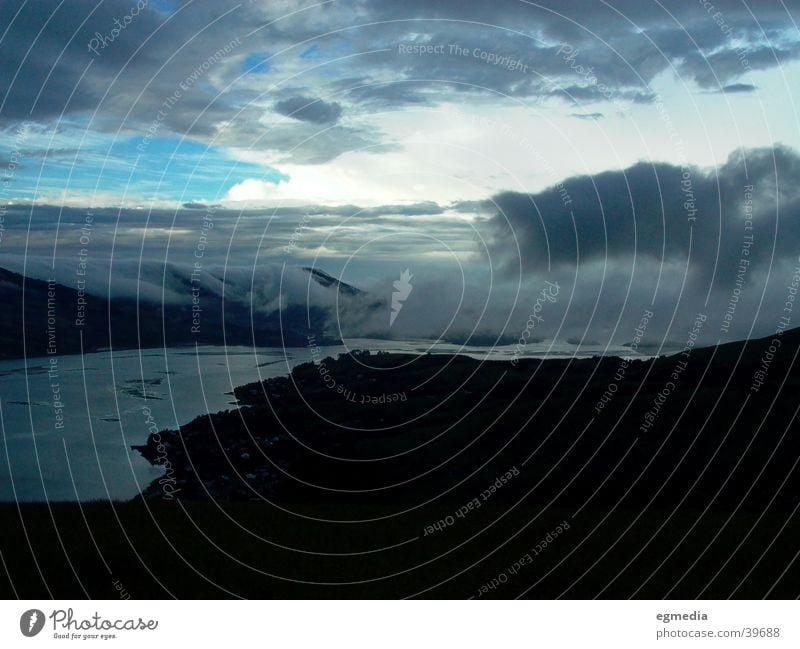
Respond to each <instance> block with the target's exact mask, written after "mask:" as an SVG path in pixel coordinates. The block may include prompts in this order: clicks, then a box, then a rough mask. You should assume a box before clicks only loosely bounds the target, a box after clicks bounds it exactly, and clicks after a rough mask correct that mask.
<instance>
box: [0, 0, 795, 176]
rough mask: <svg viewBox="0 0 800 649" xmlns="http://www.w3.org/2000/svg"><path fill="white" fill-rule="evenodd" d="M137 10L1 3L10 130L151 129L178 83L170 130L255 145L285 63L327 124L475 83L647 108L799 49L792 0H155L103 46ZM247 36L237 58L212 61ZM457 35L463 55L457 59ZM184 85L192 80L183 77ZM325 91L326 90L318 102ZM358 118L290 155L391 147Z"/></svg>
mask: <svg viewBox="0 0 800 649" xmlns="http://www.w3.org/2000/svg"><path fill="white" fill-rule="evenodd" d="M132 6H133V5H132V4H131V3H130V2H128V0H108V1H105V2H102V3H100V4H98V5H96V6H93V5H91V4H85V5H84V4H78V5H76V4H75V3H69V4H66V3H58V2H57V0H40V1H38V2H36V3H33V2H23V1H22V0H12V1H10V2H6V3H4V5H3V7H4V15H5V16H6V17H7V20H9V21H10V23H9V24H8V25H7V27H8V29H7V30H6V31H5V36H4V37H3V39H2V41H0V59H2V61H3V66H1V67H0V88H2V89H4V90H3V92H2V100H1V101H2V104H1V105H0V123H2V122H5V123H8V122H13V121H19V120H22V119H34V120H40V121H46V120H57V119H59V118H60V117H62V116H63V117H64V118H70V117H71V116H75V115H80V116H81V119H86V118H88V117H89V116H91V119H92V122H91V128H92V129H99V130H103V131H108V132H111V133H116V132H118V131H120V130H122V132H125V133H134V134H136V133H144V132H145V131H146V129H147V128H148V127H149V126H150V125H151V124H152V123H153V120H155V118H156V116H157V115H158V111H159V110H160V109H161V108H162V107H163V102H164V101H165V100H166V99H168V98H169V97H170V96H172V95H173V94H174V93H175V91H176V90H179V91H181V96H180V98H179V100H178V101H176V102H175V103H174V105H172V106H171V107H170V109H169V110H168V111H166V115H165V116H164V117H163V120H162V121H161V123H160V128H161V134H168V133H173V134H177V135H183V134H189V135H190V136H191V137H196V138H200V139H204V140H210V139H212V138H216V141H217V142H218V143H221V144H228V145H233V146H248V144H249V143H254V142H255V141H256V140H258V139H259V136H260V135H263V133H264V131H265V130H266V129H267V128H268V126H269V125H268V124H266V125H265V124H264V123H263V122H262V119H263V116H264V115H263V109H262V108H260V107H258V102H262V103H263V101H264V99H265V97H266V96H265V95H264V94H263V91H264V90H266V89H267V88H271V89H273V90H274V89H275V84H276V83H277V84H278V87H277V89H278V92H279V93H280V94H279V95H278V96H279V97H280V96H281V94H284V95H285V93H286V91H287V89H286V88H280V84H281V83H282V82H283V78H284V77H283V76H282V75H284V74H286V73H288V74H289V75H290V78H292V79H293V85H294V86H296V87H295V88H293V94H292V95H289V96H285V97H284V98H282V99H279V101H278V105H277V108H278V111H279V112H280V113H282V114H289V115H291V116H292V117H294V118H296V119H298V120H301V121H304V122H305V123H306V124H316V125H328V124H334V123H335V122H336V121H337V120H338V119H339V117H340V116H341V115H342V114H343V113H344V112H347V114H350V113H351V112H352V113H353V114H354V115H357V114H358V113H359V111H362V113H363V112H364V111H371V110H374V108H375V107H376V106H379V107H386V108H391V107H397V108H401V107H405V106H409V105H414V104H434V103H437V102H439V101H443V100H447V99H459V97H461V96H463V95H464V94H465V93H467V94H471V95H475V96H481V95H486V94H487V93H488V94H490V95H495V96H510V97H516V98H537V97H551V96H560V97H562V98H564V99H565V100H566V101H568V102H570V103H575V102H582V101H597V100H603V99H608V98H609V96H611V97H612V98H613V99H616V100H622V101H652V99H653V93H652V92H651V91H650V90H649V88H648V87H647V84H649V82H651V81H652V80H653V78H654V77H655V76H656V75H658V74H660V73H662V72H664V71H666V70H670V69H673V70H675V71H677V72H678V73H679V74H681V75H683V77H684V78H686V79H691V80H694V81H695V82H696V83H698V84H699V85H700V86H701V87H703V88H706V89H719V88H725V87H736V85H737V81H736V79H737V78H739V77H741V76H743V75H744V74H746V73H747V72H748V70H751V69H752V70H760V69H766V68H770V67H775V66H778V65H781V64H782V63H784V62H786V61H790V60H795V59H797V58H798V56H800V38H798V32H797V28H796V23H795V22H794V21H795V20H796V19H797V2H780V1H778V0H774V1H773V0H765V1H764V2H758V3H750V6H748V5H746V4H744V3H742V2H740V1H738V0H736V1H734V0H730V1H727V0H718V1H717V2H715V3H714V11H713V12H709V11H706V10H705V9H704V8H703V6H702V5H701V4H699V3H692V2H685V1H683V0H680V1H679V0H675V1H673V2H660V3H656V2H640V1H638V0H636V1H634V0H630V1H628V0H618V1H616V2H609V3H586V2H584V1H578V0H558V1H556V0H545V1H543V2H539V3H523V2H519V1H518V0H499V1H498V2H491V3H488V2H484V1H483V0H458V1H455V0H452V1H451V0H447V1H443V2H436V3H431V2H428V1H427V0H414V1H413V2H404V3H397V2H394V1H389V0H374V1H370V2H364V1H363V0H359V1H357V2H352V3H344V2H334V3H329V4H326V5H323V6H304V5H303V4H302V3H301V2H289V1H287V2H281V3H276V4H271V3H238V2H234V1H233V0H224V1H220V2H215V3H185V4H182V5H181V6H180V7H179V8H178V9H177V10H176V11H175V12H173V13H167V12H161V11H158V10H156V9H155V8H149V7H148V8H145V9H144V10H142V11H141V12H140V13H139V15H137V16H135V17H131V20H130V21H128V23H127V25H126V26H125V28H124V29H122V30H119V31H118V32H117V35H116V36H115V37H114V38H113V40H110V38H111V36H112V35H113V33H114V32H113V30H114V29H115V25H116V23H115V21H123V22H124V21H125V20H126V17H128V16H129V15H130V13H131V8H132ZM98 35H99V36H98ZM237 38H238V39H240V41H239V42H237V43H235V44H234V46H233V48H232V49H231V51H229V52H227V53H226V54H225V56H224V57H221V58H219V59H213V55H214V53H215V52H216V51H218V50H219V48H224V47H225V46H226V44H230V43H231V42H232V41H233V40H234V39H237ZM92 39H108V43H107V45H106V47H99V46H96V47H95V49H96V53H95V52H92V51H91V50H90V49H89V47H88V46H89V44H90V43H91V42H92ZM400 44H412V45H413V44H434V45H441V46H443V48H444V49H442V50H440V52H439V53H437V54H431V55H425V56H408V55H402V54H400V52H399V49H398V48H399V45H400ZM451 45H454V46H457V47H459V48H461V50H463V51H464V52H466V55H463V54H461V53H458V52H459V50H453V51H452V52H451V50H450V46H451ZM309 47H313V48H315V49H314V53H315V54H314V55H315V56H318V57H319V58H320V60H321V61H322V62H323V63H324V65H322V66H321V67H320V69H319V70H316V69H315V66H314V65H306V68H307V69H306V68H303V67H302V65H305V64H303V63H302V58H301V56H302V55H303V53H304V52H305V51H306V50H307V49H308V48H309ZM565 47H566V49H564V48H565ZM264 51H270V52H279V53H280V54H275V55H274V56H273V57H272V58H270V70H269V72H268V73H266V74H262V75H258V78H257V79H256V78H254V77H253V75H245V74H243V73H244V69H243V67H242V66H243V62H244V61H246V59H247V57H248V55H250V54H253V53H263V52H264ZM343 52H346V53H348V54H351V53H352V54H354V55H353V56H342V53H343ZM481 57H483V58H481ZM488 57H492V58H488ZM743 59H744V60H746V65H745V64H744V62H743ZM209 60H211V63H210V64H209ZM298 65H299V66H301V67H298ZM198 69H199V73H198V72H197V71H198ZM297 71H302V74H294V73H295V72H297ZM193 75H194V76H193ZM240 76H241V78H240V79H239V80H238V81H236V79H237V77H240ZM187 78H193V79H194V81H192V82H191V83H189V84H188V85H187V84H186V80H187ZM232 82H233V84H232V85H230V87H228V86H229V84H231V83H232ZM182 83H183V84H184V86H185V88H184V89H182V86H181V84H182ZM259 83H263V84H266V85H264V86H263V87H261V88H259V86H258V84H259ZM323 96H324V97H326V98H330V99H327V100H326V101H322V100H320V99H316V98H318V97H323ZM253 101H255V102H256V103H255V104H252V103H250V102H253ZM222 124H224V125H225V126H224V129H221V127H220V125H222ZM348 128H352V129H355V130H356V131H357V132H352V131H343V132H340V133H339V134H338V135H337V136H335V137H334V136H332V135H329V136H328V140H327V141H324V142H321V143H320V147H321V150H320V151H311V152H306V153H304V154H302V155H300V156H299V157H298V160H296V161H297V162H319V161H321V160H328V159H331V157H335V156H337V155H340V154H341V153H342V152H344V151H348V150H352V149H353V148H360V147H362V146H364V145H365V144H371V145H376V144H380V143H382V140H381V139H380V138H381V136H380V134H374V133H372V134H370V133H367V132H362V129H360V128H356V127H354V126H349V127H348ZM276 135H277V136H276V137H273V138H272V140H271V141H270V139H269V138H263V139H261V140H259V142H262V143H263V145H264V146H265V147H268V148H270V149H272V150H276V149H277V150H281V151H288V150H292V149H294V148H296V147H297V145H298V143H299V142H303V141H304V140H303V138H304V137H306V136H307V135H308V134H307V132H305V131H302V130H301V131H295V132H283V133H278V134H276ZM332 139H335V142H334V141H332ZM315 146H316V145H315V144H313V143H311V142H308V143H306V144H304V145H303V148H305V149H310V148H313V147H315Z"/></svg>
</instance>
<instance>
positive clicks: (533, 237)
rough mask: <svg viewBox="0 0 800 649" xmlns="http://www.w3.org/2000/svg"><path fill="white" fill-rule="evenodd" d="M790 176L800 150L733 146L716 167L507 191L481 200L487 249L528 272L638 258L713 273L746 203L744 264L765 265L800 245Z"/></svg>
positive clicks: (725, 258) (798, 195)
mask: <svg viewBox="0 0 800 649" xmlns="http://www.w3.org/2000/svg"><path fill="white" fill-rule="evenodd" d="M798 173H800V156H798V154H797V153H796V152H795V151H793V150H790V149H787V148H783V147H776V148H774V149H754V150H739V151H737V152H735V153H734V154H732V155H731V157H730V158H729V159H728V161H727V162H726V163H725V164H724V165H722V166H721V167H719V168H716V169H708V170H703V169H699V168H696V167H680V166H675V165H670V164H665V163H644V162H643V163H639V164H637V165H634V166H632V167H629V168H627V169H624V170H620V171H608V172H604V173H600V174H596V175H593V176H578V177H574V178H569V179H567V180H565V181H563V183H561V184H559V185H558V186H556V187H553V188H550V189H548V190H545V191H543V192H540V193H538V194H520V193H514V192H506V193H503V194H500V195H498V196H495V197H494V198H493V199H492V201H490V202H486V203H484V209H486V210H490V211H491V212H494V216H493V217H492V218H491V221H490V222H489V230H490V236H491V244H490V251H491V254H492V256H493V257H494V258H495V259H499V260H501V262H502V265H503V266H504V267H507V268H511V267H514V268H516V267H518V266H521V267H522V268H523V269H524V270H527V271H529V272H534V271H541V270H545V269H553V268H555V267H565V266H566V267H570V268H573V267H575V266H577V265H578V264H583V263H586V262H587V261H598V260H600V261H604V260H607V261H609V262H611V261H614V260H618V259H626V260H627V259H634V258H642V257H644V258H648V259H650V260H654V261H657V262H659V263H662V262H681V261H684V260H689V261H690V262H691V264H692V267H693V268H703V269H705V270H708V271H709V272H715V271H716V269H718V268H723V267H725V266H726V265H728V266H729V265H730V264H731V263H733V262H734V261H736V260H738V259H739V256H740V252H741V250H740V249H741V244H742V240H743V237H744V236H745V234H747V233H746V232H745V231H744V230H743V227H744V226H743V223H744V220H745V215H746V213H745V208H746V207H747V209H748V210H752V220H753V232H754V234H756V235H757V236H758V245H757V246H753V248H752V249H751V250H750V252H749V253H748V259H749V264H750V265H751V266H757V265H762V264H769V263H771V262H773V261H774V260H775V258H776V257H778V258H791V257H792V256H794V255H796V251H797V250H798V249H800V188H798V187H797V185H796V183H794V182H793V181H792V179H793V178H796V177H797V174H798ZM749 187H751V188H752V189H751V190H748V189H747V188H749ZM748 193H749V194H751V196H748V195H747V194H748ZM747 201H750V202H751V204H750V205H747ZM779 228H780V229H779ZM778 231H780V236H776V233H777V232H778ZM690 243H691V245H692V248H691V257H689V254H690ZM517 247H518V248H519V250H520V256H517V255H516V249H517Z"/></svg>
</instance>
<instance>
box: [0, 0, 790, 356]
mask: <svg viewBox="0 0 800 649" xmlns="http://www.w3.org/2000/svg"><path fill="white" fill-rule="evenodd" d="M798 5H800V2H797V1H796V0H793V1H789V0H759V1H758V2H756V1H755V0H749V1H744V0H714V1H713V2H712V1H709V0H699V1H694V0H671V1H666V0H617V1H614V2H606V1H603V0H588V1H587V0H557V1H556V0H548V1H544V2H528V1H524V0H492V1H490V2H489V1H486V0H458V1H456V0H443V1H437V2H431V1H421V0H410V1H406V2H396V1H395V0H351V1H350V0H348V1H346V0H331V1H324V2H300V1H295V0H274V1H266V0H265V1H251V2H248V1H240V2H227V1H215V2H213V3H211V2H201V1H200V0H194V1H191V2H180V1H178V0H173V1H169V0H160V1H156V0H149V1H147V0H138V2H133V1H130V0H111V1H98V2H94V1H91V2H89V1H86V2H84V1H74V2H73V1H70V2H58V1H56V0H37V1H36V2H25V1H22V0H7V1H6V2H3V3H2V6H0V60H2V61H3V65H2V66H0V129H2V138H0V168H2V170H3V171H0V174H2V178H3V183H2V186H1V187H0V205H2V206H3V207H2V210H0V216H2V217H3V221H2V222H0V256H2V259H3V261H2V263H0V265H2V266H4V267H7V268H11V269H13V270H17V271H20V272H25V273H26V274H29V275H35V276H40V277H43V276H46V275H52V274H57V275H58V277H59V279H60V280H62V281H64V283H67V284H73V283H74V265H75V255H76V252H77V251H79V250H80V249H81V248H90V249H91V250H90V252H91V254H90V257H91V259H90V263H91V264H93V265H94V267H96V268H97V269H98V270H97V271H96V273H95V275H94V282H92V283H90V284H91V286H90V289H91V290H94V291H95V292H97V293H103V292H106V291H108V290H110V289H111V287H112V286H114V287H117V288H115V290H123V288H122V287H123V286H125V285H127V284H126V282H128V280H130V279H131V277H133V278H134V279H135V280H136V283H137V284H141V283H142V282H145V283H147V284H148V286H149V285H151V284H152V286H153V287H154V288H153V290H154V291H156V292H158V290H159V281H158V278H159V273H158V272H156V271H150V270H148V271H147V272H146V273H144V275H143V274H142V273H143V271H142V270H141V269H142V267H143V266H153V267H154V268H161V269H162V272H161V275H160V277H161V279H162V280H163V277H164V273H163V268H165V267H166V266H170V267H174V268H179V269H184V270H185V269H190V268H191V267H192V265H193V264H194V263H195V262H196V261H197V260H198V257H197V256H196V253H197V252H198V245H199V243H200V242H201V240H202V242H203V250H202V253H203V255H202V263H203V264H204V270H205V271H208V272H212V271H213V272H215V273H217V274H218V275H219V273H224V272H226V269H232V271H231V272H232V274H233V275H236V276H237V277H238V276H239V275H241V277H242V278H245V279H243V280H242V281H244V282H245V283H246V281H247V278H251V281H252V278H253V277H254V273H255V272H256V271H257V272H258V273H263V274H264V276H265V277H268V278H269V279H268V280H267V279H265V280H264V282H265V284H266V285H269V286H277V284H276V283H275V282H274V277H275V275H276V274H279V273H281V272H282V270H281V269H283V268H284V267H285V266H291V267H296V266H315V267H319V268H320V269H322V270H325V271H326V272H330V273H331V274H334V275H336V276H341V278H342V279H343V280H344V281H347V282H349V283H352V284H354V285H356V286H358V287H360V288H365V289H367V290H370V291H378V292H383V293H387V292H388V294H390V293H391V291H392V289H391V285H392V281H393V280H396V279H397V278H398V277H399V276H400V273H401V272H402V271H403V270H405V269H406V268H410V269H411V270H412V272H413V275H414V277H415V279H413V280H412V282H415V283H414V293H412V296H413V300H412V296H409V301H408V306H409V308H408V309H407V310H406V315H405V316H402V317H398V318H397V321H396V328H394V329H392V332H389V331H388V330H387V326H388V324H387V323H386V322H384V321H383V320H381V321H380V322H378V321H376V322H366V321H363V322H357V321H356V322H352V323H351V325H352V330H353V332H354V335H355V334H370V335H386V334H392V335H398V336H407V337H415V336H421V337H432V338H436V337H438V336H441V335H442V334H443V332H445V331H448V332H450V333H453V331H454V330H453V327H455V333H456V334H458V335H463V334H464V333H465V332H466V333H469V332H480V333H489V334H496V335H498V336H501V335H502V336H510V337H511V338H516V337H517V336H518V335H519V333H520V331H521V328H523V327H524V326H525V322H527V321H529V320H528V317H529V315H530V312H531V309H532V308H533V307H532V305H533V304H534V303H535V299H536V295H537V294H538V293H539V291H540V290H541V289H542V286H545V282H557V283H558V284H559V286H560V287H561V289H560V290H561V293H560V297H559V299H558V300H557V301H556V302H554V303H552V304H551V305H550V307H549V309H550V313H549V314H548V317H547V320H546V322H544V321H542V322H541V326H540V327H539V332H537V335H539V333H540V334H541V335H542V336H543V337H545V338H559V339H566V338H578V339H583V340H585V341H588V340H592V341H602V342H608V341H614V342H616V343H619V342H622V341H625V340H630V339H631V338H632V331H633V329H634V328H635V326H636V324H637V323H638V322H639V321H640V320H641V314H642V312H643V311H645V310H648V309H654V310H655V311H657V313H658V316H657V317H656V318H654V322H655V324H654V325H653V327H652V329H651V332H650V334H649V335H651V336H653V337H654V338H655V339H658V340H670V341H673V342H680V341H681V340H682V339H683V338H684V337H685V329H686V327H687V326H689V325H690V324H691V323H692V322H693V321H694V319H695V317H696V315H697V313H699V312H703V313H708V314H709V319H710V321H711V322H712V323H713V324H710V325H709V326H708V328H707V329H706V330H705V331H704V332H703V335H704V336H705V337H706V338H707V339H708V340H716V339H721V340H725V339H726V338H731V337H739V338H742V337H746V336H751V335H756V334H759V335H766V334H767V333H769V332H770V331H772V330H774V329H775V326H776V324H775V323H776V322H777V321H778V319H779V317H780V316H781V315H788V316H789V317H791V316H792V315H794V316H795V320H796V322H795V323H794V324H800V309H799V310H798V312H797V313H796V314H795V313H794V312H793V311H792V310H790V311H789V312H785V311H783V309H784V308H785V304H786V303H787V300H786V295H787V292H790V289H791V284H792V278H793V277H794V269H795V268H796V267H797V266H798V265H799V264H798V262H799V260H798V255H800V223H798V218H800V193H798V183H797V178H798V174H800V119H799V118H798V115H799V113H798V102H797V99H798V95H799V94H800V30H799V29H798V24H797V20H798V18H799V17H800V8H799V7H798ZM748 188H750V189H748ZM87 215H90V217H91V228H90V230H91V234H90V236H88V237H87V235H86V234H85V233H84V234H83V235H82V234H81V232H82V231H81V228H82V227H83V228H84V229H85V226H86V219H87ZM748 223H749V224H750V226H749V229H748V225H747V224H748ZM81 236H84V238H85V239H86V240H87V242H89V243H87V244H86V245H84V244H82V243H81ZM749 236H753V239H752V243H751V246H746V245H745V242H746V241H748V239H747V238H746V237H749ZM744 248H747V250H748V252H747V254H744V253H743V252H742V251H743V249H744ZM743 258H746V259H747V262H748V263H747V264H744V265H745V266H746V267H747V268H746V272H744V273H743V272H741V267H742V266H743V264H742V263H741V260H742V259H743ZM114 267H116V268H118V269H125V272H122V270H120V271H119V274H120V275H121V276H120V277H119V281H117V282H116V283H114V282H115V280H114V276H113V270H112V269H113V268H114ZM131 269H135V272H134V271H133V270H131ZM131 273H133V274H132V275H131ZM246 289H247V286H246V285H245V286H244V287H243V288H242V293H241V294H242V299H254V297H253V292H252V291H250V293H248V291H247V290H246ZM276 290H277V289H276ZM298 290H299V289H298ZM161 291H162V294H161V298H162V299H165V289H164V282H163V281H161ZM173 293H174V291H173ZM302 293H303V291H302V290H299V294H300V297H297V298H291V299H298V300H302V299H303V298H302ZM734 295H735V298H736V300H735V303H733V316H731V313H732V312H731V305H732V299H733V297H732V296H734ZM170 296H171V297H170V299H173V297H174V299H178V298H177V297H175V296H173V294H172V293H170ZM262 297H263V299H264V300H265V301H266V304H271V305H275V304H278V305H279V304H281V303H282V302H281V301H280V300H277V301H276V300H275V295H268V296H262ZM384 297H385V296H384ZM259 299H261V298H259ZM415 303H416V306H414V304H415ZM432 306H435V307H436V308H432ZM415 309H416V311H415ZM726 313H727V314H728V316H730V319H729V320H728V326H725V325H724V324H723V323H724V322H725V314H726ZM448 328H449V329H448Z"/></svg>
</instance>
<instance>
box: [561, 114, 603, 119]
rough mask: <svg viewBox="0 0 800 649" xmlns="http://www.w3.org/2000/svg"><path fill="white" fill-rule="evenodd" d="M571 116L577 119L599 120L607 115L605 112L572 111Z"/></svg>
mask: <svg viewBox="0 0 800 649" xmlns="http://www.w3.org/2000/svg"><path fill="white" fill-rule="evenodd" d="M569 116H570V117H574V118H575V119H585V120H598V119H602V118H603V117H605V115H603V113H570V114H569Z"/></svg>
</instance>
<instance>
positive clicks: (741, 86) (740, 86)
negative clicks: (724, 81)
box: [719, 83, 758, 94]
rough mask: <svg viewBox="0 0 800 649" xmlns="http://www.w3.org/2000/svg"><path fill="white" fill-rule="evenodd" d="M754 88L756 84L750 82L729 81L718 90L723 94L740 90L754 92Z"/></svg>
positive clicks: (756, 88)
mask: <svg viewBox="0 0 800 649" xmlns="http://www.w3.org/2000/svg"><path fill="white" fill-rule="evenodd" d="M756 90H758V86H754V85H753V84H752V83H731V84H729V85H727V86H723V87H722V88H720V89H719V92H722V93H724V94H736V93H740V92H755V91H756Z"/></svg>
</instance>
